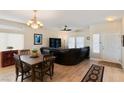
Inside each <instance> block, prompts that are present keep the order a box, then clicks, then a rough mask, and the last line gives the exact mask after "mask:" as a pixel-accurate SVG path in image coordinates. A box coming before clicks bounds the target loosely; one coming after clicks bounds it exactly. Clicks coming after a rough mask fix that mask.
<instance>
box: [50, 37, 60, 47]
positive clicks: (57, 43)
mask: <svg viewBox="0 0 124 93" xmlns="http://www.w3.org/2000/svg"><path fill="white" fill-rule="evenodd" d="M49 47H51V48H59V47H61V38H49Z"/></svg>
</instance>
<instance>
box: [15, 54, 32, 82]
mask: <svg viewBox="0 0 124 93" xmlns="http://www.w3.org/2000/svg"><path fill="white" fill-rule="evenodd" d="M13 57H14V61H15V70H16V81H17V80H18V77H19V76H21V82H23V80H24V79H27V78H29V77H31V74H30V70H31V67H30V66H28V65H27V64H25V63H23V62H22V61H21V59H20V56H19V55H18V54H15V53H14V56H13Z"/></svg>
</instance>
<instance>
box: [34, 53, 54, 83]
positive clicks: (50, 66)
mask: <svg viewBox="0 0 124 93" xmlns="http://www.w3.org/2000/svg"><path fill="white" fill-rule="evenodd" d="M54 59H55V58H54V57H53V56H52V55H50V54H47V55H44V56H43V62H41V64H39V66H38V67H37V68H36V70H35V71H36V72H38V73H39V77H40V79H41V81H43V77H44V75H48V76H50V79H52V76H53V73H54Z"/></svg>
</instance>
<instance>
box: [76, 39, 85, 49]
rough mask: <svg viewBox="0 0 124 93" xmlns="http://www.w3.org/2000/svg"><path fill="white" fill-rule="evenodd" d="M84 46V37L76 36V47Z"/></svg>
mask: <svg viewBox="0 0 124 93" xmlns="http://www.w3.org/2000/svg"><path fill="white" fill-rule="evenodd" d="M83 47H84V37H76V48H83Z"/></svg>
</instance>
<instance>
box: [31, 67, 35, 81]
mask: <svg viewBox="0 0 124 93" xmlns="http://www.w3.org/2000/svg"><path fill="white" fill-rule="evenodd" d="M31 69H32V77H31V79H32V82H34V81H35V70H34V66H32V68H31Z"/></svg>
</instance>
